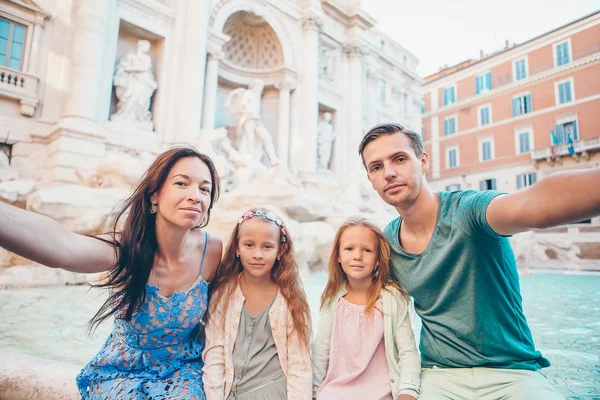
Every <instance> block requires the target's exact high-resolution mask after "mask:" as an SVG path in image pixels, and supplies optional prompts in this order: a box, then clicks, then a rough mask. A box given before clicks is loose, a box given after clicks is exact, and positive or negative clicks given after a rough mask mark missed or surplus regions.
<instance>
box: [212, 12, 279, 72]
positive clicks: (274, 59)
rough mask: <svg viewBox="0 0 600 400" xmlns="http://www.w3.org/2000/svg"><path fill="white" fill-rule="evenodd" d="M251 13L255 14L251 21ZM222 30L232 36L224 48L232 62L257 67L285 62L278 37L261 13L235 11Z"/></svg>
mask: <svg viewBox="0 0 600 400" xmlns="http://www.w3.org/2000/svg"><path fill="white" fill-rule="evenodd" d="M250 17H252V18H253V19H252V21H251V22H249V18H250ZM261 21H262V22H261ZM223 32H224V33H225V34H226V35H227V36H228V37H230V38H231V39H230V40H229V41H227V42H226V43H225V44H224V45H223V50H224V52H225V56H226V58H227V60H228V61H229V63H231V64H232V65H236V66H239V67H242V68H246V69H250V70H256V71H263V70H272V69H277V68H280V67H282V66H283V64H284V57H283V49H282V47H281V43H280V41H279V38H278V37H277V34H276V33H275V31H274V30H273V27H271V25H269V24H268V23H267V22H266V21H265V20H264V19H263V18H262V17H259V16H256V15H255V14H251V13H248V12H245V11H242V12H238V13H235V14H234V15H232V16H231V17H229V18H228V19H227V23H226V24H225V26H224V27H223Z"/></svg>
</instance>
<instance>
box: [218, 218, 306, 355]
mask: <svg viewBox="0 0 600 400" xmlns="http://www.w3.org/2000/svg"><path fill="white" fill-rule="evenodd" d="M256 210H257V208H252V209H251V211H256ZM260 210H262V211H263V212H264V213H268V212H269V210H268V209H265V208H260ZM252 218H261V217H256V216H255V217H252ZM265 221H267V222H269V223H273V224H274V222H272V221H270V220H267V219H265ZM286 230H287V228H286ZM239 231H240V224H236V225H235V228H234V229H233V232H232V233H231V237H230V239H229V243H228V244H227V248H226V250H225V255H224V256H223V260H222V261H221V265H220V266H219V269H218V270H217V273H216V274H215V277H214V278H213V280H212V283H211V285H210V300H209V309H210V310H211V313H212V312H214V309H215V307H216V306H217V303H218V302H223V308H224V309H227V305H228V304H229V300H230V299H231V295H232V294H233V291H234V290H235V287H236V285H237V283H238V277H239V275H240V273H241V272H242V271H243V267H242V262H241V261H240V259H239V258H238V257H236V254H237V250H238V246H239ZM280 234H281V232H280ZM286 236H287V240H286V241H285V242H284V243H279V246H280V247H279V249H278V251H281V257H280V259H279V260H277V261H275V264H274V265H273V268H272V269H271V279H272V280H273V282H275V284H276V285H277V286H278V287H279V290H280V291H281V294H282V295H283V297H284V298H285V301H286V302H287V305H288V308H289V310H290V313H291V314H292V319H293V320H294V329H295V330H296V332H297V334H298V337H299V338H300V340H301V342H302V343H304V345H305V346H306V347H308V346H309V344H310V328H309V326H310V311H309V308H308V301H307V299H306V293H304V288H303V286H302V281H301V279H300V274H299V272H298V264H297V263H296V259H295V257H294V245H293V243H292V238H291V237H290V235H289V232H288V234H287V235H286Z"/></svg>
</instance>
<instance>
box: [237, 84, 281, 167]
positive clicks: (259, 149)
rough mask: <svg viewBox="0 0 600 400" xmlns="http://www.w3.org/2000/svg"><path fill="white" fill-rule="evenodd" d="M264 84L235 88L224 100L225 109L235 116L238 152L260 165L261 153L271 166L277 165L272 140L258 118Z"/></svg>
mask: <svg viewBox="0 0 600 400" xmlns="http://www.w3.org/2000/svg"><path fill="white" fill-rule="evenodd" d="M263 88H264V82H263V81H262V80H260V79H255V80H253V81H252V82H251V83H250V85H249V87H248V89H246V88H237V89H234V90H232V91H231V93H229V95H228V96H227V99H226V100H225V107H226V108H227V109H228V110H229V112H231V113H232V114H233V115H235V119H236V136H237V141H238V151H239V152H240V153H243V154H250V155H251V156H252V159H253V160H254V161H256V162H259V163H260V160H261V159H262V157H263V152H264V153H266V154H267V157H268V158H269V161H270V163H271V165H277V164H279V159H278V158H277V154H276V153H275V146H274V145H273V138H272V137H271V134H270V133H269V131H268V130H267V128H266V127H265V125H264V124H263V122H262V120H261V118H260V98H261V95H262V90H263Z"/></svg>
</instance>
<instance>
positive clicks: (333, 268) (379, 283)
mask: <svg viewBox="0 0 600 400" xmlns="http://www.w3.org/2000/svg"><path fill="white" fill-rule="evenodd" d="M353 226H361V227H364V228H367V229H369V230H371V232H373V233H374V234H375V236H376V237H377V268H378V271H379V273H378V274H377V277H376V278H375V275H373V284H372V285H371V287H370V288H369V291H368V292H367V305H366V307H365V312H367V313H369V312H371V311H372V310H373V309H374V307H375V303H377V300H378V299H379V295H380V294H381V291H382V290H383V289H385V288H387V287H390V286H391V287H395V288H396V289H398V290H399V291H400V293H401V294H402V296H404V297H405V298H406V299H407V300H408V294H407V293H406V291H405V290H404V289H402V287H401V286H400V285H399V284H398V283H397V282H396V281H393V280H391V278H390V242H389V241H388V239H387V238H386V237H385V235H384V233H383V232H382V231H381V230H380V229H379V228H378V227H377V226H376V225H375V224H373V223H372V222H370V221H369V220H366V219H364V218H360V219H349V220H347V221H346V222H344V223H343V224H342V226H340V229H338V231H337V233H336V235H335V239H334V241H333V249H332V250H331V257H329V278H328V280H327V285H325V290H324V291H323V294H322V295H321V309H323V308H325V307H327V306H328V305H330V304H331V302H333V300H334V298H335V295H336V293H337V292H338V291H339V290H340V287H341V286H342V284H343V283H344V282H346V281H347V280H348V278H347V276H346V273H345V272H344V270H343V269H342V266H341V264H340V263H339V261H338V259H339V257H340V243H341V241H342V235H343V234H344V232H345V231H346V230H347V229H348V228H351V227H353Z"/></svg>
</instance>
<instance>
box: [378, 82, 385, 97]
mask: <svg viewBox="0 0 600 400" xmlns="http://www.w3.org/2000/svg"><path fill="white" fill-rule="evenodd" d="M379 98H380V99H381V101H382V102H385V99H386V86H385V81H384V80H383V79H382V80H380V81H379Z"/></svg>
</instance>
